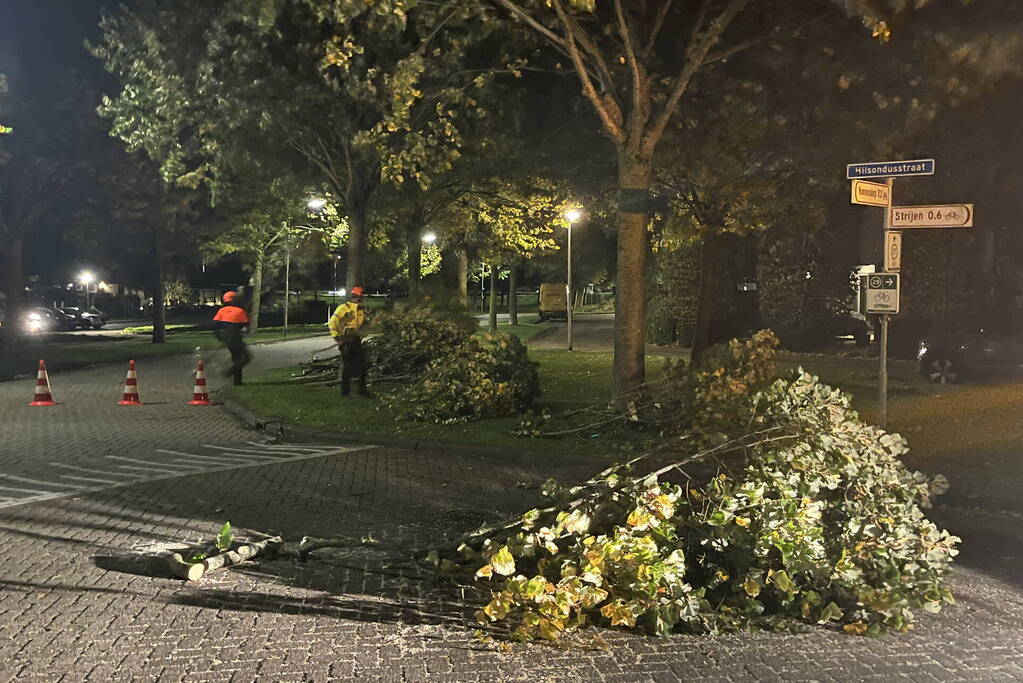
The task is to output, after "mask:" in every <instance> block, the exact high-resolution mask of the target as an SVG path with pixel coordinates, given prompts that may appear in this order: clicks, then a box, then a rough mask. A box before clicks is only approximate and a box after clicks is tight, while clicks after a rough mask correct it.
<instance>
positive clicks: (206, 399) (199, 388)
mask: <svg viewBox="0 0 1023 683" xmlns="http://www.w3.org/2000/svg"><path fill="white" fill-rule="evenodd" d="M188 405H190V406H211V405H213V404H212V403H210V395H209V393H208V392H207V391H206V366H205V365H203V362H202V358H200V359H199V362H198V364H197V365H196V367H195V387H194V388H193V389H192V400H191V401H189V402H188Z"/></svg>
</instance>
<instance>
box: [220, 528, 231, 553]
mask: <svg viewBox="0 0 1023 683" xmlns="http://www.w3.org/2000/svg"><path fill="white" fill-rule="evenodd" d="M232 541H234V534H233V533H232V532H231V522H224V526H222V527H220V531H219V532H218V533H217V549H218V550H219V551H220V552H222V553H223V552H226V551H227V550H228V549H229V548H230V547H231V542H232Z"/></svg>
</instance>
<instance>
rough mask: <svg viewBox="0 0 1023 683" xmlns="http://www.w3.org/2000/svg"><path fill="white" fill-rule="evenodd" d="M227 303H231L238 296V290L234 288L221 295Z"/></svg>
mask: <svg viewBox="0 0 1023 683" xmlns="http://www.w3.org/2000/svg"><path fill="white" fill-rule="evenodd" d="M220 298H221V300H222V301H223V302H224V303H225V304H229V303H231V302H232V301H234V300H235V299H237V298H238V292H236V291H234V290H233V289H232V290H231V291H229V292H224V296H222V297H220Z"/></svg>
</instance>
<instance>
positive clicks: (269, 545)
mask: <svg viewBox="0 0 1023 683" xmlns="http://www.w3.org/2000/svg"><path fill="white" fill-rule="evenodd" d="M282 544H283V541H282V540H281V537H280V536H273V537H270V538H264V539H263V540H261V541H255V542H252V543H249V542H241V543H236V544H235V547H234V548H232V549H231V550H228V551H226V552H222V553H217V554H215V555H212V556H211V557H207V558H206V559H204V560H202V561H200V562H188V561H186V560H185V558H184V557H182V555H181V553H170V554H169V555H167V566H168V567H170V570H171V572H173V573H174V576H176V577H178V578H180V579H185V580H186V581H198V580H199V579H201V578H202V577H203V576H205V575H206V574H208V573H209V572H212V571H215V570H217V569H222V568H224V567H231V566H233V565H236V564H240V563H242V562H245V561H247V560H252V559H255V558H256V557H257V556H262V557H265V558H266V559H269V560H272V559H274V558H275V557H277V553H278V551H280V549H281V545H282ZM216 551H217V549H216V546H210V547H209V548H205V549H204V552H205V553H206V554H212V553H215V552H216Z"/></svg>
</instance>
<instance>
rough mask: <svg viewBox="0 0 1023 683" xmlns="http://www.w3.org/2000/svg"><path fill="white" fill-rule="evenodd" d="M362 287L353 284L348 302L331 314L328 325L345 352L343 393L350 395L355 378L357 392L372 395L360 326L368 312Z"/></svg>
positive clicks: (362, 394) (342, 354)
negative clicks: (368, 385) (367, 378)
mask: <svg viewBox="0 0 1023 683" xmlns="http://www.w3.org/2000/svg"><path fill="white" fill-rule="evenodd" d="M364 294H365V291H364V290H363V289H362V287H352V292H351V296H350V298H349V299H348V301H346V302H345V303H343V304H341V305H340V306H338V307H337V310H335V311H334V315H332V316H330V320H329V321H328V322H327V327H328V328H329V329H330V336H331V337H333V338H334V341H335V342H336V343H337V347H338V350H339V351H340V352H341V368H340V371H341V395H342V396H350V395H351V393H352V379H354V380H355V386H356V393H358V394H359V395H360V396H369V391H367V389H366V371H367V370H368V368H367V367H366V351H365V349H363V348H362V334H361V333H360V329H361V328H362V326H363V325H364V324H365V322H366V312H365V310H363V307H362V297H363V295H364Z"/></svg>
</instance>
